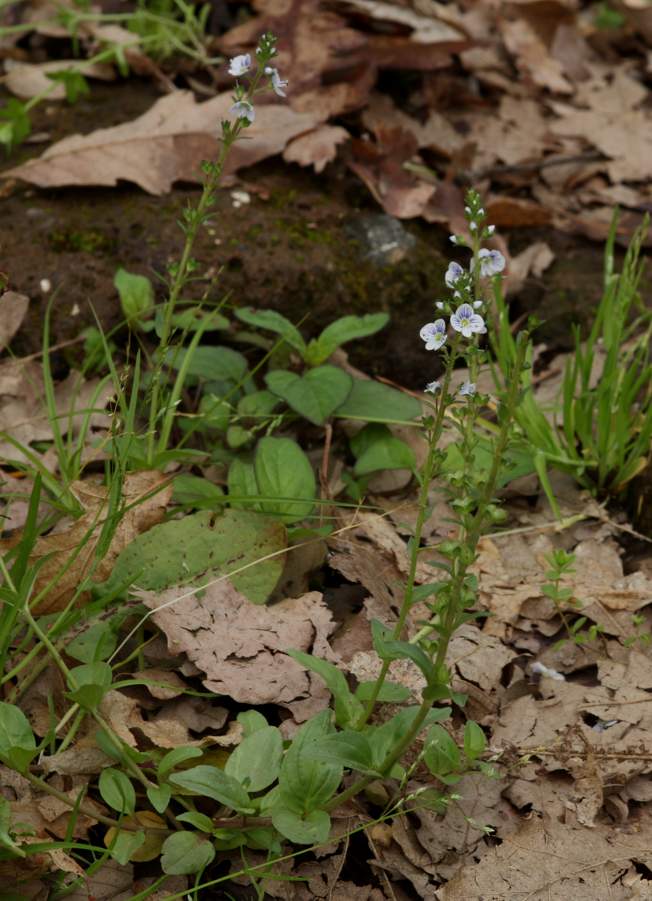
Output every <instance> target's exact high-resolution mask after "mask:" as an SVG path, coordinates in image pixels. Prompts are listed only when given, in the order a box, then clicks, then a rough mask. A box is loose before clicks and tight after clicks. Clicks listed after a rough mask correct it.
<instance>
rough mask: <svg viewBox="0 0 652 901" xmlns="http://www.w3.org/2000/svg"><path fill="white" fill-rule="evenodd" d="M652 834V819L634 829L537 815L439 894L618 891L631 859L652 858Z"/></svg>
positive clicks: (591, 898)
mask: <svg viewBox="0 0 652 901" xmlns="http://www.w3.org/2000/svg"><path fill="white" fill-rule="evenodd" d="M651 839H652V834H651V830H650V826H649V824H646V826H645V828H643V829H641V831H638V832H634V831H631V830H628V831H626V830H624V829H618V828H614V827H613V826H612V825H609V826H602V825H599V826H595V827H593V828H591V829H588V828H586V827H584V826H575V825H571V824H564V823H560V822H559V821H558V820H554V819H552V818H548V817H544V818H541V819H539V818H538V817H532V818H530V819H527V820H526V821H525V822H524V823H523V825H522V826H521V828H520V829H519V830H518V832H516V833H514V834H512V835H508V836H506V837H505V839H504V840H503V842H502V844H501V845H500V846H498V847H495V848H492V849H491V851H489V853H488V854H487V855H485V857H484V858H483V859H482V860H481V861H480V862H479V863H474V864H471V865H470V866H466V867H465V868H464V869H463V870H462V871H461V872H459V873H458V874H457V875H456V876H454V877H453V879H452V880H451V881H450V882H449V883H447V885H445V886H444V887H443V888H442V889H440V890H439V891H438V893H437V896H436V897H437V898H438V899H439V901H468V899H470V898H481V897H482V898H487V899H489V898H496V899H497V898H501V899H502V898H508V897H509V898H516V897H522V898H525V897H527V898H528V901H567V899H568V898H572V899H573V901H596V899H597V898H606V897H616V896H615V895H612V891H611V887H614V886H616V885H617V884H619V880H620V878H621V877H622V876H623V874H624V873H625V872H626V871H627V870H628V868H629V863H630V862H631V861H636V862H637V863H642V864H643V865H644V866H646V867H649V866H650V865H651V864H652V851H651V850H650V848H651V847H652V841H651ZM605 890H606V893H605ZM620 897H625V895H620Z"/></svg>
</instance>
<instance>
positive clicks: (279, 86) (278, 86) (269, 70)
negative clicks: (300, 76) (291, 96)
mask: <svg viewBox="0 0 652 901" xmlns="http://www.w3.org/2000/svg"><path fill="white" fill-rule="evenodd" d="M265 75H270V76H271V79H272V89H273V91H274V93H275V94H276V95H277V96H279V97H287V94H286V93H285V91H284V90H283V88H287V86H288V80H287V78H281V76H280V75H279V74H278V69H275V68H274V67H273V66H265Z"/></svg>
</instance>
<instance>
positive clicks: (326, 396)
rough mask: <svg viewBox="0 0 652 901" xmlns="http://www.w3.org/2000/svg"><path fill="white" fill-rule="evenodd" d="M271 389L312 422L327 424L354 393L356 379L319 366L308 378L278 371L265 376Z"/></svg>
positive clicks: (335, 367)
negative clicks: (352, 391) (354, 380)
mask: <svg viewBox="0 0 652 901" xmlns="http://www.w3.org/2000/svg"><path fill="white" fill-rule="evenodd" d="M265 382H266V383H267V387H268V388H269V389H270V391H272V392H273V393H274V394H277V395H278V396H279V397H281V398H282V399H283V400H284V401H285V402H286V403H287V405H288V406H289V407H291V408H292V409H293V410H294V411H295V412H296V413H298V414H299V415H300V416H303V418H304V419H307V420H308V422H312V423H313V424H314V425H324V423H325V422H326V420H327V419H328V418H329V416H331V415H332V414H333V413H334V412H335V410H336V409H337V408H338V407H340V406H341V405H342V404H343V403H344V401H345V400H346V398H347V397H348V395H349V392H350V391H351V388H352V386H353V379H352V378H351V376H350V375H349V374H348V373H347V372H344V370H343V369H340V368H339V367H337V366H318V367H317V368H316V369H309V370H308V372H306V373H305V374H304V375H298V374H297V373H296V372H287V371H286V370H284V369H274V370H272V371H271V372H268V373H267V375H266V376H265Z"/></svg>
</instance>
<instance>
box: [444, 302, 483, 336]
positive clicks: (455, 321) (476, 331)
mask: <svg viewBox="0 0 652 901" xmlns="http://www.w3.org/2000/svg"><path fill="white" fill-rule="evenodd" d="M451 325H452V326H453V328H454V329H455V331H456V332H461V333H462V334H463V335H464V337H465V338H470V337H471V336H472V335H483V334H484V333H485V332H486V331H487V329H486V327H485V324H484V319H483V318H482V316H479V315H478V314H477V313H475V312H474V311H473V307H472V306H471V304H470V303H463V304H462V306H460V307H458V308H457V309H456V310H455V312H454V313H453V315H452V316H451Z"/></svg>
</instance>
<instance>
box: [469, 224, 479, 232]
mask: <svg viewBox="0 0 652 901" xmlns="http://www.w3.org/2000/svg"><path fill="white" fill-rule="evenodd" d="M477 227H478V226H477V224H476V223H475V222H469V228H470V229H471V231H472V232H474V231H475V230H476V228H477Z"/></svg>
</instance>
